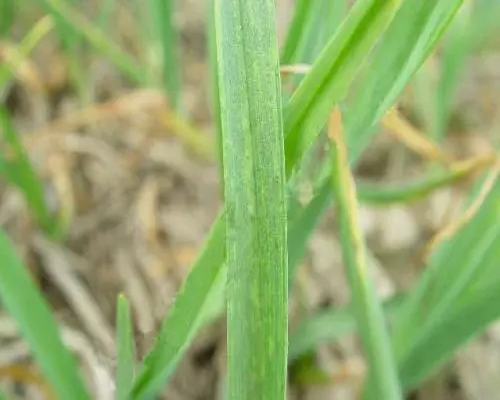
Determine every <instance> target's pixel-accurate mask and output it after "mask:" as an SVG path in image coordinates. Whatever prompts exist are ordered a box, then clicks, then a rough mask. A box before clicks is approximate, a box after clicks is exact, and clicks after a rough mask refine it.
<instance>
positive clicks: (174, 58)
mask: <svg viewBox="0 0 500 400" xmlns="http://www.w3.org/2000/svg"><path fill="white" fill-rule="evenodd" d="M150 4H151V20H152V21H153V23H154V31H155V34H156V36H155V37H156V40H155V41H157V42H158V43H159V44H160V48H161V54H162V60H163V61H162V71H161V74H162V78H163V85H164V88H165V91H166V93H167V95H168V98H169V100H170V104H171V106H172V108H174V109H178V108H179V106H180V90H181V71H180V60H179V55H178V51H177V32H176V29H175V26H174V15H173V14H174V0H151V1H150Z"/></svg>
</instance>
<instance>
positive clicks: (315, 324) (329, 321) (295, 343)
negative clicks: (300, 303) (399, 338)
mask: <svg viewBox="0 0 500 400" xmlns="http://www.w3.org/2000/svg"><path fill="white" fill-rule="evenodd" d="M404 298H405V296H404V295H403V294H400V295H395V296H393V297H391V298H390V299H388V300H385V301H384V302H383V310H384V315H386V317H387V318H388V319H392V318H393V317H394V315H395V314H396V312H397V310H398V308H399V307H400V305H401V304H402V303H403V300H404ZM355 331H356V319H355V317H354V313H353V309H352V306H347V307H344V308H341V309H325V310H321V311H319V312H317V313H315V314H313V315H311V316H309V317H307V318H305V319H304V320H302V321H301V323H300V324H299V326H298V327H297V328H296V329H295V330H294V331H293V332H292V333H291V334H290V347H289V349H288V360H289V362H293V361H294V360H296V359H298V358H299V357H301V356H303V355H305V354H307V353H309V352H311V351H313V350H315V349H316V348H317V347H318V345H320V344H323V343H328V342H333V341H335V340H337V339H340V338H341V337H343V336H345V335H348V334H350V333H353V332H355Z"/></svg>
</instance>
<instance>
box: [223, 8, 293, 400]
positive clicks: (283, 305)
mask: <svg viewBox="0 0 500 400" xmlns="http://www.w3.org/2000/svg"><path fill="white" fill-rule="evenodd" d="M274 14H275V4H274V0H254V1H251V2H242V1H239V0H217V1H216V3H215V21H216V23H215V26H216V40H217V61H218V72H219V95H220V105H221V121H222V137H223V155H224V185H225V190H224V193H225V212H226V234H227V236H226V248H227V265H228V282H227V303H228V306H227V338H228V345H227V346H228V350H227V352H228V356H227V357H228V399H229V400H253V399H276V400H278V399H285V397H286V380H287V376H286V371H287V369H286V354H287V350H288V347H287V343H288V341H287V332H288V327H287V322H288V286H287V285H288V280H287V251H286V198H285V182H286V180H285V160H284V149H283V127H282V120H281V115H282V110H281V88H280V73H279V57H278V48H277V47H278V46H277V38H276V29H275V26H274V24H275V15H274Z"/></svg>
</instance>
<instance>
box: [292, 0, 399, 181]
mask: <svg viewBox="0 0 500 400" xmlns="http://www.w3.org/2000/svg"><path fill="white" fill-rule="evenodd" d="M400 3H401V1H400V0H362V1H358V2H356V4H355V5H354V6H353V8H352V9H351V10H350V12H349V14H348V15H347V17H346V19H345V20H344V22H343V23H342V25H341V26H340V27H339V29H338V30H337V32H336V34H335V35H334V37H333V38H332V39H331V40H330V42H329V44H328V45H327V46H326V48H325V49H324V51H323V52H322V54H321V56H320V57H319V59H318V60H317V61H316V62H315V63H314V65H313V68H312V69H311V71H310V72H309V73H308V74H307V75H306V76H305V78H304V79H303V80H302V82H301V84H300V85H299V87H298V88H297V90H296V91H295V93H294V94H293V96H292V98H291V99H290V102H289V104H288V106H287V107H286V109H285V111H284V123H285V132H286V133H287V136H286V142H285V150H286V168H287V174H288V175H289V174H290V173H291V171H292V168H293V166H294V165H295V164H296V163H297V162H298V160H300V159H301V158H302V156H303V154H304V153H305V151H307V150H308V149H309V147H310V146H311V144H312V143H313V142H314V140H315V139H316V137H317V135H318V133H319V131H320V129H321V128H322V127H323V126H324V124H325V122H326V120H327V118H328V115H329V113H330V111H331V110H332V109H333V107H334V106H335V105H336V104H337V103H338V102H339V101H341V100H342V99H343V98H344V97H345V96H346V94H347V92H348V89H349V87H350V86H351V83H352V81H353V79H354V77H355V76H356V74H357V72H358V71H359V69H360V67H361V66H362V65H363V62H364V60H365V59H366V58H367V54H368V53H369V52H370V50H371V49H372V47H373V46H374V45H375V43H376V42H377V41H378V39H379V37H380V35H381V34H382V33H383V31H384V30H385V28H386V27H387V25H388V24H389V23H390V21H391V20H392V18H393V16H394V14H395V12H396V11H397V9H398V7H399V5H400Z"/></svg>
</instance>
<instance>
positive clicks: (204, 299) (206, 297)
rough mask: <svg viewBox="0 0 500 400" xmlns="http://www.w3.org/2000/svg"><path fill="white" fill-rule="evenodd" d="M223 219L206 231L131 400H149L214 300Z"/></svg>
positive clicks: (219, 273) (221, 258)
mask: <svg viewBox="0 0 500 400" xmlns="http://www.w3.org/2000/svg"><path fill="white" fill-rule="evenodd" d="M224 255H225V220H224V219H223V218H221V217H219V219H218V220H217V222H216V224H215V225H214V227H213V228H212V231H211V232H210V235H209V238H208V240H207V242H206V244H205V247H204V249H203V250H202V252H201V254H200V256H199V257H198V260H197V261H196V263H195V264H194V266H193V269H192V271H191V273H190V274H189V276H188V278H187V280H186V282H185V283H184V285H183V287H182V288H181V290H180V292H179V294H178V295H177V298H176V299H175V302H174V303H173V305H172V306H171V308H170V310H169V312H168V314H167V316H166V317H165V319H164V320H163V322H162V325H161V329H160V332H159V333H158V335H157V338H156V343H155V345H154V346H153V349H152V350H151V351H150V352H149V354H148V355H147V356H146V358H145V360H144V362H143V364H142V366H141V369H140V371H139V374H138V376H137V378H136V379H135V381H134V387H133V388H132V392H131V393H132V394H131V398H132V399H150V398H151V396H153V395H155V394H156V393H158V392H159V391H160V390H161V389H162V388H163V386H164V385H165V384H166V382H167V380H168V378H169V377H170V376H171V374H172V373H173V371H174V370H175V367H176V365H177V363H178V362H179V359H180V358H181V356H182V353H183V351H184V350H185V349H186V348H187V346H188V345H189V343H190V342H191V340H192V339H193V337H194V335H195V334H196V332H197V331H198V329H199V328H200V327H201V326H202V324H203V323H204V322H206V321H207V320H208V319H209V317H210V315H212V314H211V313H210V310H211V307H212V304H211V299H215V300H212V301H218V300H217V299H218V297H217V293H218V292H220V287H221V285H220V282H221V280H222V282H223V283H225V276H226V269H225V268H223V265H224V261H225V260H224Z"/></svg>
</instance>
